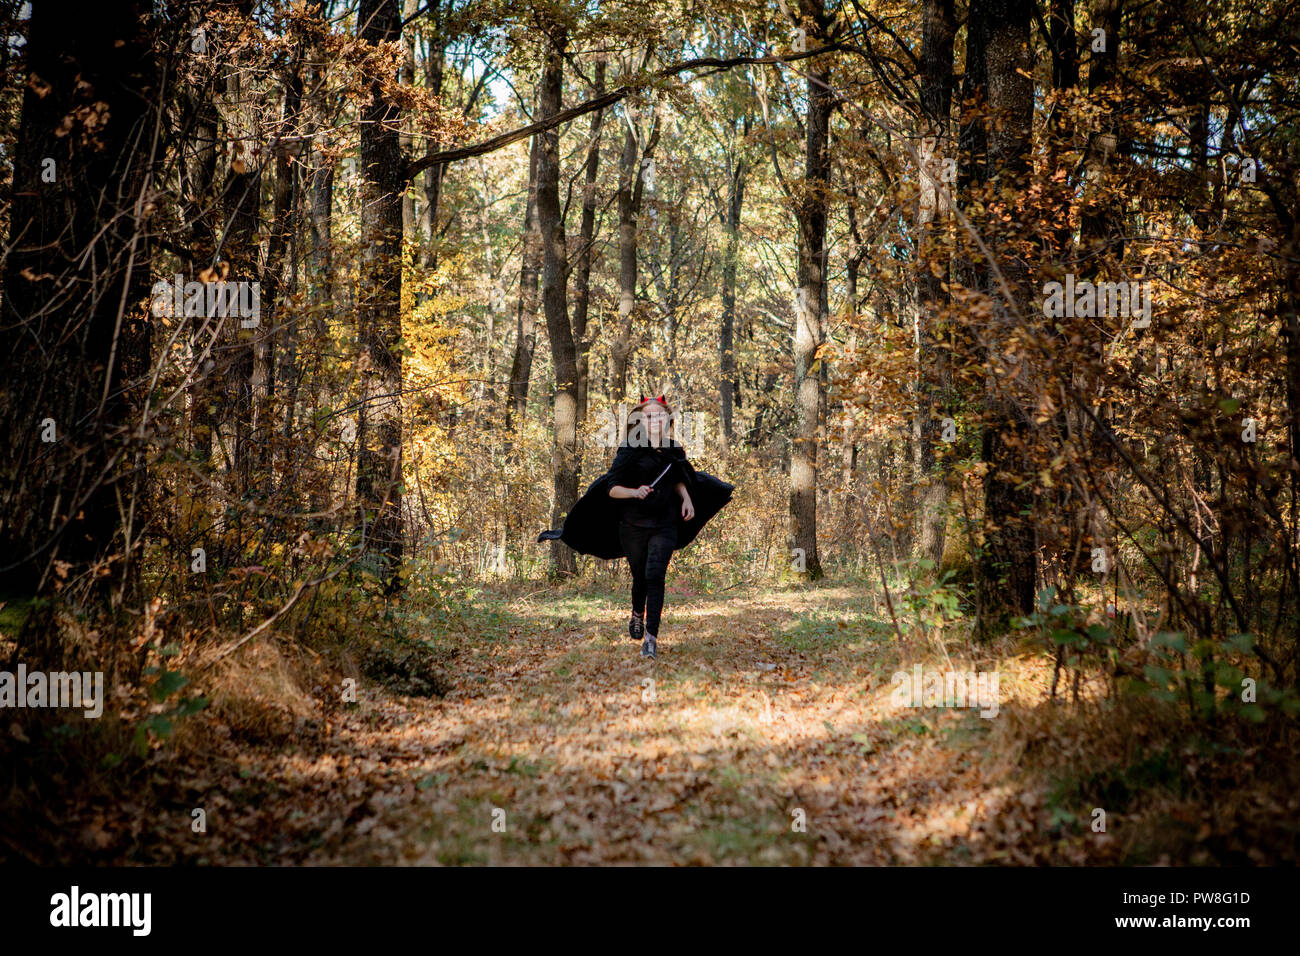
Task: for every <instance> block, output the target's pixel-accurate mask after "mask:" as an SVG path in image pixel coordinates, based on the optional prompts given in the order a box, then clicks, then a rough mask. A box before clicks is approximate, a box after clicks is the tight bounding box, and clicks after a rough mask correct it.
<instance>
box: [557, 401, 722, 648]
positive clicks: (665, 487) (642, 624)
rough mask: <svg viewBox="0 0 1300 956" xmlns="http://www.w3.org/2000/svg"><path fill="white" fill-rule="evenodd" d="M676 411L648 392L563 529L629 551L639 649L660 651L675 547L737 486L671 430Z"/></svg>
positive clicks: (572, 537) (582, 546)
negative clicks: (705, 468) (703, 466)
mask: <svg viewBox="0 0 1300 956" xmlns="http://www.w3.org/2000/svg"><path fill="white" fill-rule="evenodd" d="M673 431H674V428H673V412H672V409H671V408H670V407H669V405H668V403H667V402H666V401H665V400H664V397H663V396H662V395H660V396H659V397H657V398H644V397H643V398H642V399H641V401H640V403H639V404H637V405H636V406H635V407H634V408H633V409H632V410H631V412H630V413H629V414H628V427H627V431H626V433H625V434H624V436H623V438H622V441H621V442H620V444H619V447H618V454H616V455H615V456H614V461H613V463H612V464H611V465H610V468H609V471H607V472H606V473H605V474H604V475H602V476H601V477H600V478H598V479H596V481H594V482H593V483H592V484H591V487H589V488H588V489H587V492H586V494H584V495H583V496H582V498H581V499H579V500H578V503H577V504H575V505H574V506H573V510H571V511H570V512H569V515H568V517H567V518H565V521H564V527H563V528H561V529H560V530H558V531H543V532H542V533H541V534H540V535H539V536H538V538H537V540H538V541H547V540H555V539H559V540H561V541H563V542H564V543H565V544H567V545H568V546H569V547H571V548H573V549H574V550H575V551H578V552H581V553H582V554H591V555H595V556H596V557H598V558H606V559H612V558H623V557H626V558H627V563H628V567H629V568H630V569H631V572H632V617H631V620H630V621H628V633H629V634H630V635H631V637H632V639H633V640H636V641H640V642H641V656H643V657H648V658H655V657H656V656H657V655H658V646H657V642H658V636H659V625H660V620H661V618H662V615H663V605H664V583H665V578H666V575H667V572H668V562H669V561H670V560H671V559H672V554H673V551H675V550H678V549H680V548H684V547H686V546H687V545H688V544H690V543H691V542H692V541H693V540H695V536H696V535H697V534H698V533H699V530H700V529H701V528H702V527H704V524H705V522H707V521H708V520H709V519H710V518H712V517H713V516H714V515H715V514H717V513H718V512H719V511H721V510H722V508H723V507H724V506H725V505H726V504H727V502H729V501H730V500H731V493H732V486H731V485H729V484H727V483H726V482H724V481H719V480H718V479H717V478H714V477H713V476H712V475H709V474H705V473H704V472H697V471H696V470H695V469H694V467H692V465H691V463H690V461H689V460H688V459H687V457H686V451H685V449H684V448H683V447H682V446H681V444H680V443H679V442H678V441H677V440H676V438H675V437H674V435H673Z"/></svg>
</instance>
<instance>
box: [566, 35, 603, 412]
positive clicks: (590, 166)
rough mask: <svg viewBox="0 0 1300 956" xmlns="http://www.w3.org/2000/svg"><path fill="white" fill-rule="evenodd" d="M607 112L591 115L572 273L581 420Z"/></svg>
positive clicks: (599, 74)
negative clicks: (598, 180)
mask: <svg viewBox="0 0 1300 956" xmlns="http://www.w3.org/2000/svg"><path fill="white" fill-rule="evenodd" d="M604 91H605V61H604V60H600V61H598V62H597V63H596V94H597V95H599V94H601V93H603V92H604ZM604 115H605V111H604V110H596V112H595V113H593V114H592V115H591V132H590V134H589V135H590V137H591V144H590V145H589V146H588V147H587V163H586V179H585V181H584V183H583V191H582V225H581V226H580V227H579V230H578V262H577V267H576V268H575V269H574V276H573V338H574V342H575V344H576V345H577V349H578V420H579V421H582V420H583V419H585V418H586V417H587V380H588V376H587V366H588V357H589V353H590V352H591V340H590V339H588V338H587V310H588V307H589V305H590V302H591V264H592V259H593V255H592V245H593V243H594V240H595V235H596V177H597V175H598V174H599V172H600V127H601V121H602V120H603V119H604Z"/></svg>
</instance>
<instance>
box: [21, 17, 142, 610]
mask: <svg viewBox="0 0 1300 956" xmlns="http://www.w3.org/2000/svg"><path fill="white" fill-rule="evenodd" d="M153 27H154V19H153V16H152V13H151V11H150V7H149V5H147V4H139V3H134V2H130V0H104V2H101V3H97V4H92V5H90V6H86V5H83V4H77V3H67V2H60V0H45V2H41V3H36V4H34V5H33V9H32V16H31V21H30V26H29V33H28V38H27V44H26V58H27V73H28V77H29V81H28V82H27V83H26V89H25V91H24V93H23V98H22V116H21V121H20V126H19V131H18V141H17V144H16V147H15V150H14V164H13V167H14V181H13V192H12V196H13V203H12V206H11V208H10V211H9V224H10V226H9V236H8V250H9V251H8V256H7V262H6V263H5V274H4V279H3V283H4V295H3V303H2V305H0V308H2V309H3V312H2V313H0V355H2V358H0V361H2V362H3V363H4V366H5V372H4V375H3V376H0V381H2V384H0V389H2V390H0V427H2V428H3V434H4V435H5V440H4V441H3V442H0V496H2V497H0V584H3V585H4V586H5V587H7V588H13V589H15V590H18V591H21V592H23V593H32V592H33V590H36V589H41V590H48V589H50V586H51V582H52V580H53V578H51V577H50V575H49V570H50V568H51V567H52V566H53V563H54V562H55V561H61V562H66V563H67V565H68V566H67V567H65V568H63V572H66V578H64V581H65V584H66V585H69V586H72V585H85V587H86V589H87V591H88V592H96V593H106V592H107V590H108V586H109V582H110V581H111V580H112V578H111V577H110V576H109V575H108V574H106V573H105V574H96V573H95V569H97V568H99V569H101V570H103V571H107V570H108V569H109V568H108V566H107V565H105V564H104V562H105V561H106V560H107V559H108V557H109V555H110V554H113V553H114V552H117V554H118V555H120V556H121V557H122V560H121V561H120V562H117V563H115V565H114V566H113V571H114V573H115V574H119V573H120V580H123V583H124V585H125V583H126V580H125V579H126V578H127V576H128V575H130V573H131V569H132V568H133V567H134V565H133V562H132V561H131V557H132V555H131V547H132V545H133V543H134V542H133V541H131V540H130V539H129V522H128V520H127V516H128V515H129V513H130V512H131V510H132V509H133V508H134V507H135V500H134V498H133V497H132V496H133V494H136V493H138V490H133V489H131V488H129V487H125V486H119V485H118V481H119V480H120V479H121V478H122V477H123V475H124V469H123V465H124V464H127V463H128V459H130V458H132V457H133V455H134V452H133V451H132V449H131V446H130V435H131V433H132V432H131V420H132V416H133V413H134V411H135V409H136V407H137V399H138V398H139V396H138V395H137V394H136V393H135V391H134V389H133V388H132V385H133V384H134V383H133V379H134V377H136V376H139V375H142V374H143V373H144V371H145V370H146V369H147V367H148V358H149V331H150V328H151V323H150V322H149V321H148V319H147V310H148V308H149V265H150V242H149V239H148V234H147V232H146V230H147V225H148V222H147V218H146V215H147V214H146V213H145V211H144V200H145V196H146V194H147V193H148V192H149V190H150V189H151V188H152V187H151V177H152V174H153V168H154V160H155V156H154V152H153V149H154V143H153V140H152V137H153V133H154V131H155V128H156V123H155V119H154V117H152V116H151V115H150V114H151V112H152V111H153V110H155V109H157V108H158V107H157V105H156V104H157V103H158V100H159V98H160V96H161V94H160V92H159V89H158V67H157V64H156V61H155V58H154V53H153V50H154V39H155V38H154V36H153ZM69 119H71V120H72V128H71V129H67V128H66V127H64V124H65V123H66V122H67V121H68V120H69ZM88 119H90V120H92V121H90V122H88ZM130 463H132V464H133V463H134V462H130ZM119 493H120V495H121V497H120V498H119ZM63 576H64V575H63V573H62V572H61V574H60V577H63ZM119 593H120V592H119Z"/></svg>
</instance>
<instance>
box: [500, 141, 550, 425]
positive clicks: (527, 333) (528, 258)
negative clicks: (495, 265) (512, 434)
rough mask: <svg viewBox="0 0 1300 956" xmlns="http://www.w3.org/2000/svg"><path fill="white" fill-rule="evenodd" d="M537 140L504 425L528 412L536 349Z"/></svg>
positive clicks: (531, 165) (539, 263) (538, 254)
mask: <svg viewBox="0 0 1300 956" xmlns="http://www.w3.org/2000/svg"><path fill="white" fill-rule="evenodd" d="M539 150H540V145H539V140H538V138H537V137H533V144H532V148H531V149H530V151H529V159H528V202H527V205H526V207H525V210H524V242H523V250H522V252H521V253H520V257H519V311H518V312H517V313H516V317H515V357H514V361H512V362H511V364H510V402H509V404H508V405H507V406H506V429H507V430H509V429H510V427H511V424H512V420H517V423H518V425H519V426H521V427H522V426H523V423H524V418H525V416H526V415H527V414H528V382H529V379H531V378H532V370H533V354H534V352H535V351H536V349H537V281H538V276H539V274H540V273H541V269H542V229H541V226H540V225H539V224H538V221H537V155H538V152H539Z"/></svg>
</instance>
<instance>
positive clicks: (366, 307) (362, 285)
mask: <svg viewBox="0 0 1300 956" xmlns="http://www.w3.org/2000/svg"><path fill="white" fill-rule="evenodd" d="M358 19H359V22H360V25H361V33H360V35H361V39H363V40H365V41H366V42H368V43H371V44H378V43H386V42H392V41H394V40H396V39H397V38H398V36H399V34H400V26H399V25H400V23H401V20H400V17H399V12H398V3H397V0H361V7H360V10H359V11H358ZM370 96H371V99H370V101H369V102H368V103H365V104H363V106H362V111H361V112H362V116H361V245H362V261H361V267H360V268H359V269H358V270H357V272H358V275H359V288H358V297H357V298H358V302H357V306H358V308H357V313H358V320H359V326H360V328H359V338H360V344H361V348H362V361H363V367H364V372H363V375H364V378H363V391H364V404H363V406H362V409H361V414H360V415H359V418H360V423H359V427H358V428H357V499H358V505H359V506H360V508H361V510H362V514H363V516H364V517H363V525H364V528H365V537H364V542H365V547H366V548H367V549H368V550H369V551H371V552H373V553H374V554H376V555H378V556H379V557H380V561H381V564H382V568H383V572H382V576H383V579H384V581H385V583H386V584H387V585H388V587H389V589H390V590H391V589H395V588H396V587H397V586H398V585H399V582H400V579H399V577H398V572H399V570H400V566H401V560H402V545H403V534H402V400H401V389H402V359H401V355H400V353H399V352H398V344H399V341H400V339H401V335H402V320H401V302H402V261H401V254H402V194H403V192H404V191H405V186H406V183H405V181H404V180H403V177H402V151H401V149H400V146H399V143H398V131H397V118H398V117H397V114H398V110H397V108H396V107H395V106H393V105H392V104H390V103H387V102H385V100H384V99H383V96H382V93H381V87H380V83H379V81H378V79H376V80H375V81H374V82H372V83H371V86H370Z"/></svg>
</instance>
